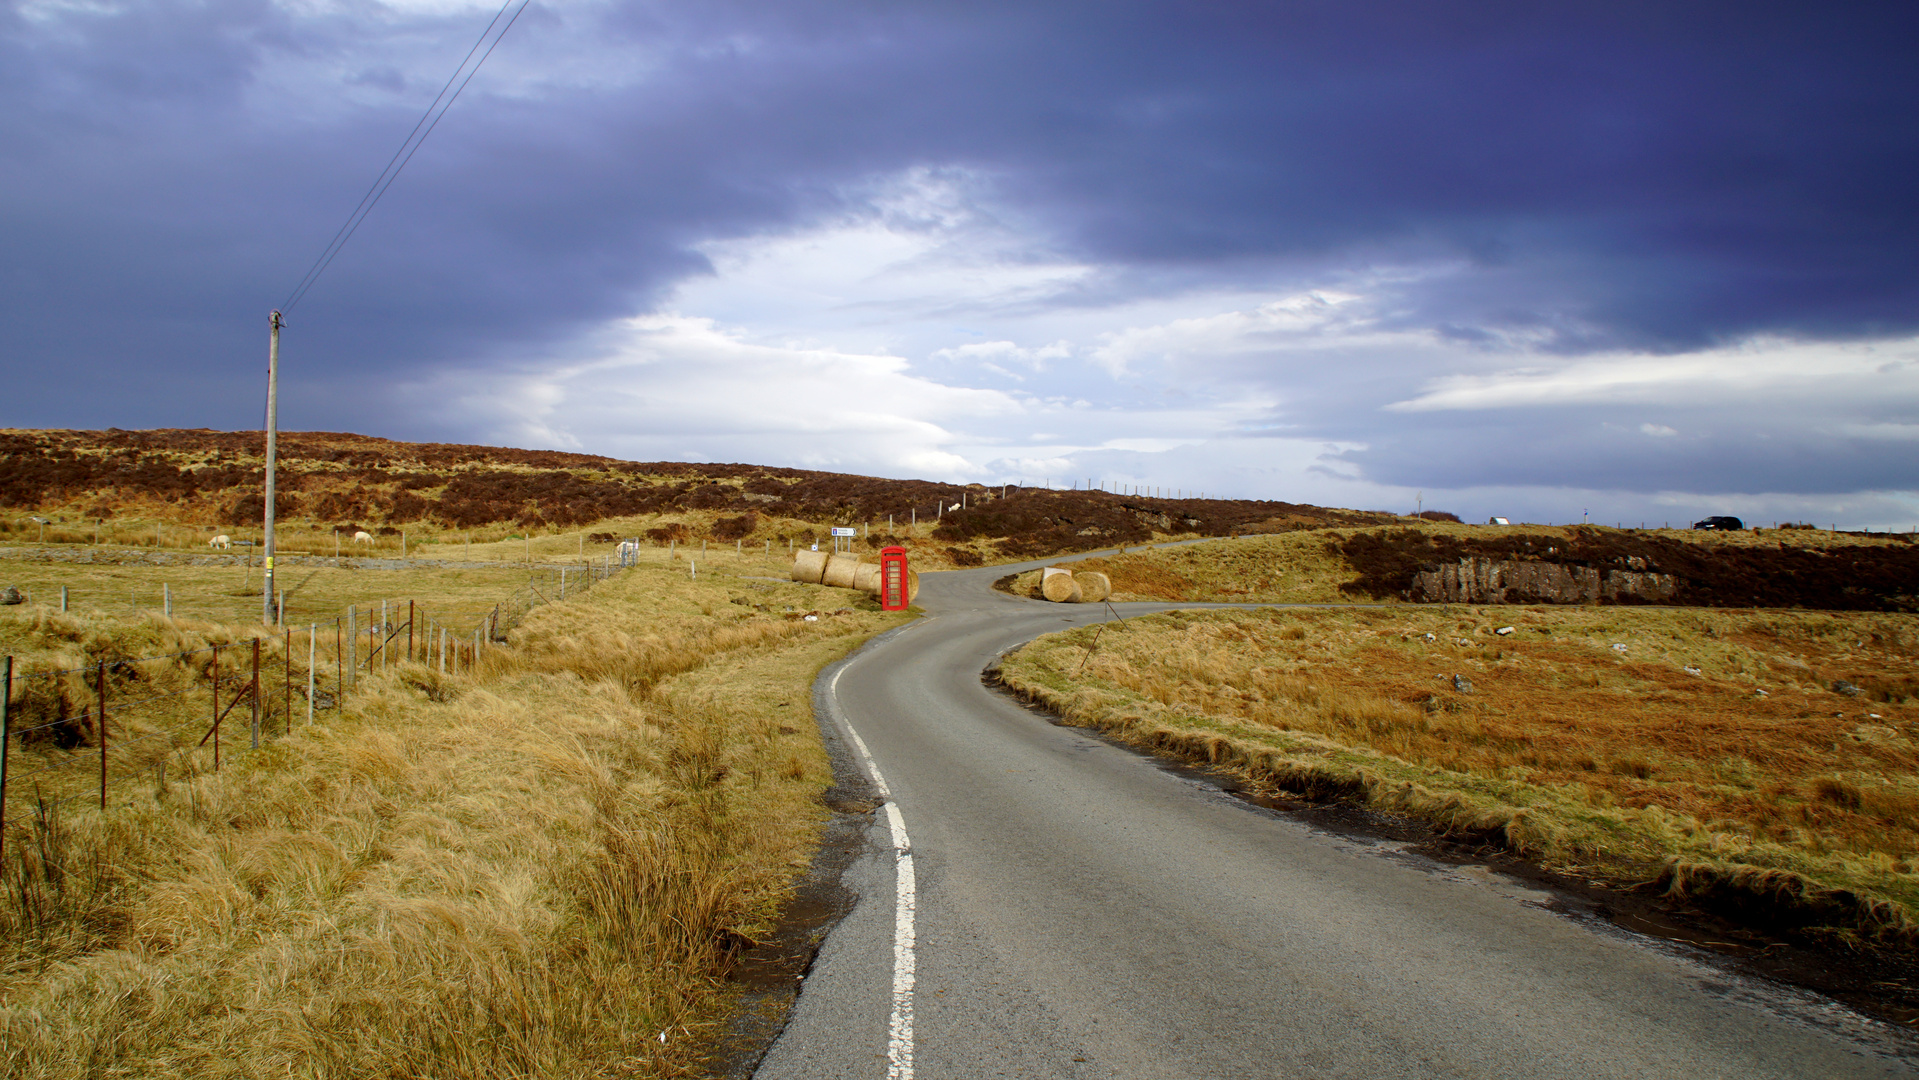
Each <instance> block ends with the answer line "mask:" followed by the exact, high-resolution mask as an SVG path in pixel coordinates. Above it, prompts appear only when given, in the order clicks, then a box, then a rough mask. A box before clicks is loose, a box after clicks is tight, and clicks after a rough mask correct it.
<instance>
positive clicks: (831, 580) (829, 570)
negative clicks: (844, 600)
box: [820, 555, 860, 589]
mask: <svg viewBox="0 0 1919 1080" xmlns="http://www.w3.org/2000/svg"><path fill="white" fill-rule="evenodd" d="M859 566H860V561H859V560H858V559H857V558H854V557H853V556H851V555H835V556H833V557H832V558H830V559H828V560H826V573H825V574H824V575H822V576H821V577H820V584H822V585H830V586H832V587H833V588H835V589H850V588H852V587H853V574H854V573H855V572H856V571H858V570H859Z"/></svg>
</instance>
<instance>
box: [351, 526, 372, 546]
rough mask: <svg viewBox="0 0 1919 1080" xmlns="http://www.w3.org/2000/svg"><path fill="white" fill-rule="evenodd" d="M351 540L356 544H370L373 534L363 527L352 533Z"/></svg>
mask: <svg viewBox="0 0 1919 1080" xmlns="http://www.w3.org/2000/svg"><path fill="white" fill-rule="evenodd" d="M353 542H354V543H356V544H367V545H371V544H372V543H373V534H372V533H370V532H367V531H366V530H365V529H361V530H360V531H359V532H356V533H354V534H353Z"/></svg>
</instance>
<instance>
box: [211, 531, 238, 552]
mask: <svg viewBox="0 0 1919 1080" xmlns="http://www.w3.org/2000/svg"><path fill="white" fill-rule="evenodd" d="M207 546H208V547H210V548H219V549H220V550H221V551H226V550H227V549H229V548H231V547H232V546H233V537H231V536H228V535H227V534H225V533H221V534H220V535H219V536H216V537H214V538H213V539H211V540H208V541H207Z"/></svg>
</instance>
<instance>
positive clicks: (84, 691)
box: [0, 549, 636, 856]
mask: <svg viewBox="0 0 1919 1080" xmlns="http://www.w3.org/2000/svg"><path fill="white" fill-rule="evenodd" d="M624 554H625V551H624V549H623V555H624ZM635 561H636V560H634V559H632V558H630V557H623V558H621V559H620V560H619V561H617V562H615V561H614V560H612V559H608V560H607V561H606V562H605V563H604V564H602V565H600V566H584V567H547V568H541V569H538V570H535V571H533V572H532V574H531V575H530V576H529V577H528V580H527V582H526V584H525V585H522V586H521V587H520V588H518V589H516V590H515V591H514V592H513V593H512V594H510V595H508V596H507V597H505V598H504V599H502V600H500V601H499V602H498V603H496V604H494V605H492V606H491V607H487V608H476V607H471V606H464V607H431V608H430V607H429V606H428V605H426V604H423V603H420V602H418V601H415V600H407V601H394V600H382V601H378V602H374V603H366V604H353V605H349V606H348V607H347V608H346V609H345V610H344V611H343V612H341V614H339V615H338V616H335V617H333V618H331V619H326V620H309V621H308V622H307V625H306V626H304V627H298V626H281V627H275V628H272V629H271V630H268V629H266V628H261V630H260V631H258V632H256V633H255V634H254V635H253V636H252V637H250V638H248V639H246V640H243V641H238V642H233V643H229V644H223V645H212V646H208V647H205V648H201V649H189V650H183V651H180V652H172V653H161V654H157V655H153V656H141V657H122V658H117V659H103V660H100V661H97V662H94V663H89V664H87V665H85V666H83V667H78V668H44V669H41V670H36V671H22V670H18V669H17V666H16V658H15V657H12V656H7V657H5V658H4V660H0V856H3V855H4V854H5V852H6V851H7V850H8V846H9V843H10V840H11V835H10V834H11V833H17V832H18V831H19V829H20V828H22V827H23V826H22V824H21V815H20V814H19V813H17V812H16V809H15V808H16V807H17V806H18V804H20V803H21V802H22V801H23V800H25V801H27V802H29V803H30V804H31V807H32V809H33V812H34V813H35V814H37V815H38V816H39V820H40V821H41V822H42V823H44V821H45V820H46V815H47V814H49V813H52V812H53V811H54V810H55V809H57V808H58V807H59V806H61V805H63V804H65V803H69V802H74V801H76V800H81V799H89V800H92V799H97V801H98V804H99V807H100V809H101V810H103V811H104V810H106V809H108V805H109V795H110V792H111V791H112V789H113V787H114V785H116V784H122V785H124V784H125V783H127V782H129V781H132V780H136V779H138V778H139V777H141V776H149V775H150V776H152V777H153V779H154V782H155V785H156V787H157V788H164V786H165V782H166V773H167V770H168V769H169V768H171V769H173V770H175V771H176V773H186V774H188V775H192V774H195V773H197V772H201V771H208V770H210V771H212V772H215V773H217V772H219V771H220V768H221V765H222V760H223V741H224V740H225V735H224V733H225V732H226V731H228V730H229V729H230V726H231V723H232V721H231V720H230V717H232V714H233V713H234V712H235V710H243V712H242V715H243V717H244V719H245V721H246V728H245V729H244V730H245V733H246V734H245V737H246V740H247V749H249V750H257V749H259V747H260V745H261V742H262V740H270V739H273V738H275V737H280V736H285V735H290V734H291V733H292V732H293V730H294V726H295V722H296V719H298V718H299V716H300V714H301V713H302V712H304V714H305V719H306V721H307V722H309V723H311V722H312V721H313V720H314V718H315V715H316V712H319V711H324V710H328V709H331V710H334V711H335V712H337V711H338V710H339V709H340V708H341V707H342V704H343V700H344V698H345V696H346V694H347V693H348V692H350V691H351V690H352V689H353V687H354V685H355V684H356V683H357V682H358V680H359V678H360V677H361V675H363V674H374V673H378V672H383V671H386V670H389V669H390V668H392V667H393V666H395V665H397V664H400V663H405V662H417V663H423V664H426V665H427V666H429V667H434V668H437V670H438V671H439V672H440V673H441V674H443V675H458V674H460V673H462V672H466V671H469V670H471V669H472V667H473V666H474V665H475V664H476V663H477V662H478V660H479V656H480V654H481V653H482V652H484V651H485V650H486V649H487V648H489V647H490V646H491V645H493V644H495V643H497V642H501V641H504V640H505V634H506V632H507V631H508V630H509V629H511V628H512V627H514V626H517V625H518V624H519V623H520V621H521V620H523V619H524V618H525V617H526V615H527V614H528V613H529V612H531V611H532V610H533V609H534V608H536V607H539V606H540V605H542V604H545V603H550V602H554V601H558V600H562V599H570V598H573V597H577V596H578V595H580V594H581V593H582V592H585V591H587V590H590V589H592V588H593V587H594V586H595V585H597V584H599V583H600V582H602V581H606V580H608V579H610V578H612V577H613V576H615V575H617V574H618V573H619V572H620V571H621V570H623V569H625V568H626V567H628V566H631V565H633V564H634V562H635ZM302 646H304V647H302ZM263 648H264V650H265V651H264V653H263ZM235 653H237V654H238V655H237V656H235V655H234V654H235ZM223 657H224V658H223ZM156 665H158V666H157V667H156ZM177 681H184V682H185V684H186V685H184V686H179V687H177V688H175V689H167V690H154V691H152V692H148V691H147V690H146V689H144V688H143V687H145V686H157V685H162V684H170V683H172V682H177ZM195 699H197V700H198V702H199V703H198V704H195V703H194V702H195ZM235 719H237V718H235ZM95 765H97V770H96V769H95V768H94V766H95Z"/></svg>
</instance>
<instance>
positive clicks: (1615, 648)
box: [1612, 643, 1626, 652]
mask: <svg viewBox="0 0 1919 1080" xmlns="http://www.w3.org/2000/svg"><path fill="white" fill-rule="evenodd" d="M1612 651H1614V652H1625V651H1626V647H1625V646H1624V645H1620V644H1618V643H1614V645H1613V647H1612Z"/></svg>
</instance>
